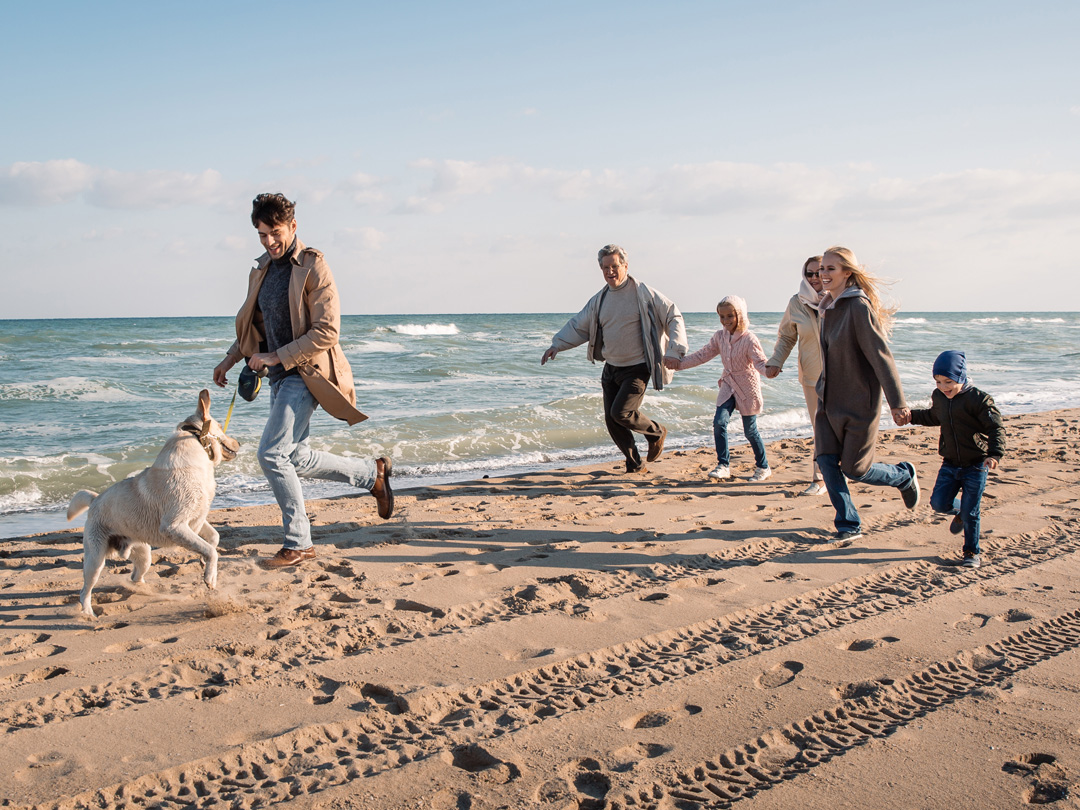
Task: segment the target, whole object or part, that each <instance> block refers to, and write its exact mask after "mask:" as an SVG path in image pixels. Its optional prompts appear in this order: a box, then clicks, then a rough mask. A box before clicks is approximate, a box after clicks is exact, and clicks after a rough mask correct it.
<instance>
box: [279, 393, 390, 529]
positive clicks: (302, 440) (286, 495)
mask: <svg viewBox="0 0 1080 810" xmlns="http://www.w3.org/2000/svg"><path fill="white" fill-rule="evenodd" d="M317 404H318V403H317V402H316V401H315V397H313V396H312V395H311V392H310V391H308V387H307V386H306V385H305V384H304V379H303V377H301V376H300V375H299V374H292V375H290V376H288V377H282V378H280V379H279V380H277V381H276V382H273V383H271V384H270V418H269V419H267V420H266V427H265V428H263V435H262V440H261V441H260V442H259V464H260V465H261V466H262V469H263V473H264V474H265V475H266V480H267V481H269V482H270V489H271V491H273V493H274V498H276V499H277V502H278V506H280V507H281V524H282V526H284V528H285V543H284V545H285V548H295V549H303V548H309V547H310V546H311V525H310V524H309V522H308V516H307V511H306V510H305V508H304V492H303V490H302V489H301V488H300V478H324V479H326V480H328V481H341V482H344V483H346V484H352V485H353V486H354V487H359V488H360V489H366V490H368V491H371V488H372V487H373V486H374V485H375V477H376V475H377V471H376V468H375V460H374V459H370V458H343V457H342V456H335V455H333V454H332V453H324V452H322V451H319V450H312V449H311V447H310V445H309V444H308V425H309V423H310V422H311V415H312V414H313V413H315V408H316V406H317Z"/></svg>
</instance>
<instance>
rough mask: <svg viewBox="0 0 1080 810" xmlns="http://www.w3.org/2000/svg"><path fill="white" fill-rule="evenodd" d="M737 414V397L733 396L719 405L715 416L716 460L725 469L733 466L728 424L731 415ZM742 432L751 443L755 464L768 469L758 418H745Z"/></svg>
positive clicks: (713, 423)
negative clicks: (729, 446) (729, 447)
mask: <svg viewBox="0 0 1080 810" xmlns="http://www.w3.org/2000/svg"><path fill="white" fill-rule="evenodd" d="M734 412H735V397H734V396H732V397H731V398H730V399H729V400H728V401H727V402H725V403H724V404H723V405H719V406H717V408H716V415H715V416H713V422H712V429H713V441H714V442H715V443H716V460H717V462H718V463H720V464H723V465H724V466H725V467H727V466H730V464H731V451H730V450H729V449H728V435H727V429H728V422H730V421H731V415H732V414H733V413H734ZM742 430H743V435H744V436H745V437H746V441H748V442H749V443H750V449H751V450H753V451H754V464H756V465H757V466H758V467H768V466H769V462H768V460H766V458H765V443H764V442H763V441H761V434H760V433H758V429H757V417H756V416H743V418H742Z"/></svg>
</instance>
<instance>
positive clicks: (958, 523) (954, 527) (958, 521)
mask: <svg viewBox="0 0 1080 810" xmlns="http://www.w3.org/2000/svg"><path fill="white" fill-rule="evenodd" d="M963 530H964V519H963V518H962V517H960V515H953V519H952V522H951V523H949V531H950V532H952V533H953V534H960V532H962V531H963Z"/></svg>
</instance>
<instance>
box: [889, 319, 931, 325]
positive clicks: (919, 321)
mask: <svg viewBox="0 0 1080 810" xmlns="http://www.w3.org/2000/svg"><path fill="white" fill-rule="evenodd" d="M894 323H896V324H897V325H899V324H911V323H914V324H924V323H927V320H926V318H897V319H896V320H895V321H894Z"/></svg>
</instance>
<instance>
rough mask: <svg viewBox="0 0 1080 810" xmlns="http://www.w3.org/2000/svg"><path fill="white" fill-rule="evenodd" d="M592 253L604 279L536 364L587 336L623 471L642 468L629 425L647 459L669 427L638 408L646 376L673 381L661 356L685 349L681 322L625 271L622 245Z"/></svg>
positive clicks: (660, 383) (654, 455) (659, 382)
mask: <svg viewBox="0 0 1080 810" xmlns="http://www.w3.org/2000/svg"><path fill="white" fill-rule="evenodd" d="M597 258H598V259H599V261H600V270H601V271H602V272H603V274H604V280H605V281H606V282H607V286H606V287H604V288H603V289H602V290H601V291H600V292H598V293H597V294H596V295H594V296H593V297H592V298H590V299H589V303H587V304H586V305H585V307H584V309H582V310H581V312H579V313H578V314H577V315H575V316H574V317H573V318H571V319H570V320H569V321H567V322H566V326H564V327H563V328H562V329H560V330H559V333H558V334H557V335H555V337H554V338H552V340H551V346H550V348H548V350H547V351H546V352H544V356H543V357H541V358H540V365H544V364H545V363H546V362H547V361H548V360H551V359H552V358H553V357H555V355H556V354H558V353H559V352H561V351H565V350H566V349H572V348H574V347H575V346H580V345H581V344H582V343H585V342H588V344H589V348H588V357H589V362H592V363H595V362H596V361H597V360H604V361H605V362H604V371H603V373H602V374H601V375H600V384H601V386H602V387H603V389H604V421H605V422H606V423H607V429H608V433H610V434H611V438H612V440H614V442H615V444H616V445H617V446H618V448H619V449H620V450H622V452H623V455H624V456H626V471H627V472H628V473H638V472H645V462H643V461H642V460H641V455H640V454H639V453H638V449H637V443H636V442H635V441H634V433H635V432H637V433H641V434H642V435H644V436H645V438H646V440H648V443H649V449H648V452H647V454H646V456H645V460H646V461H656V460H657V459H658V458H660V454H661V453H663V452H664V438H665V437H666V436H667V429H666V428H665V427H664V426H663V425H661V424H660V423H659V422H654V421H653V420H652V419H649V418H648V417H646V416H644V415H643V414H642V413H641V412H640V411H639V410H638V408H640V407H641V401H642V400H643V399H644V398H645V389H646V388H647V387H648V385H649V379H650V378H652V381H653V387H654V388H655V389H656V390H657V391H662V390H663V388H664V385H665V384H666V383H669V382H671V377H672V372H671V371H669V370H668V369H666V368H665V367H664V358H665V357H669V358H679V357H682V356H683V355H684V354H686V348H687V347H686V326H685V324H684V323H683V317H682V313H681V312H679V308H678V307H677V306H675V305H674V304H673V303H672V302H671V301H669V300H668V299H667V298H666V297H665V296H664V295H662V294H661V293H659V292H657V291H656V290H652V289H650V288H648V287H646V286H645V285H644V284H642V283H641V282H640V281H637V280H636V279H634V278H633V277H632V276H630V274H629V266H628V264H627V261H626V251H625V250H624V249H623V248H621V247H619V246H618V245H605V246H604V247H602V248H600V252H599V254H598V255H597Z"/></svg>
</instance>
